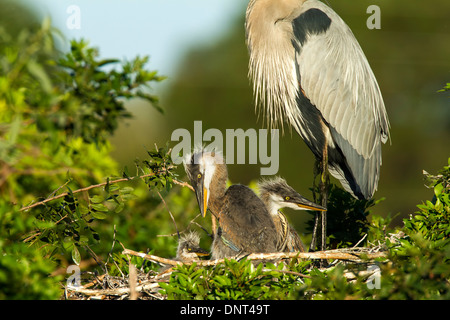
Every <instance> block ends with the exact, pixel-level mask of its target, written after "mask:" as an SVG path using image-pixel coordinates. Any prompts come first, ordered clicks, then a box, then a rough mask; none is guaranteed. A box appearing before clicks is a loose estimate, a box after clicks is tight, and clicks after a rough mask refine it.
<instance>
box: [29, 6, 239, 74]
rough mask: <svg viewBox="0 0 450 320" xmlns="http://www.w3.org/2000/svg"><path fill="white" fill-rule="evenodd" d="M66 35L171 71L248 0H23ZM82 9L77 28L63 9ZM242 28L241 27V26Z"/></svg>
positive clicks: (223, 27) (112, 55)
mask: <svg viewBox="0 0 450 320" xmlns="http://www.w3.org/2000/svg"><path fill="white" fill-rule="evenodd" d="M25 2H28V3H30V4H31V5H32V6H33V7H35V8H36V9H37V10H38V12H39V13H40V14H42V15H44V16H50V17H51V18H52V22H53V24H54V25H55V26H56V27H57V28H58V29H60V30H61V31H62V32H63V33H64V35H65V36H66V38H67V39H73V38H76V39H79V38H86V39H88V40H89V41H90V43H91V45H93V46H96V47H98V48H100V54H101V56H102V57H104V58H119V59H123V58H127V59H131V58H133V57H135V56H136V55H141V56H143V55H149V56H150V58H151V61H150V65H149V66H148V67H149V68H150V69H157V70H159V71H160V73H161V74H164V75H171V74H172V73H173V72H174V71H175V70H176V66H177V62H178V61H179V59H180V58H181V57H182V56H183V53H184V52H185V50H186V49H187V48H189V47H191V46H195V44H197V43H198V44H203V43H208V42H211V41H214V38H215V37H218V35H219V34H220V33H222V32H226V30H227V28H228V27H229V26H230V25H231V23H232V22H233V20H234V19H236V17H237V16H238V15H239V14H240V13H243V11H244V10H245V7H246V5H247V1H246V0H25ZM71 5H75V6H77V7H78V8H79V9H80V29H69V28H68V27H67V25H66V24H67V20H68V19H70V17H71V14H70V13H68V12H67V10H68V8H69V7H70V6H71ZM243 32H244V30H243Z"/></svg>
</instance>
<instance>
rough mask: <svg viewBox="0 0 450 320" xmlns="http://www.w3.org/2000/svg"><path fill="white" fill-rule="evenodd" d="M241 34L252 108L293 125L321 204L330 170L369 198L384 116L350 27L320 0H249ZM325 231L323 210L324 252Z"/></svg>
mask: <svg viewBox="0 0 450 320" xmlns="http://www.w3.org/2000/svg"><path fill="white" fill-rule="evenodd" d="M246 36H247V45H248V48H249V54H250V61H249V77H250V78H251V80H252V82H253V90H254V95H255V99H256V105H257V106H258V105H262V106H263V107H264V108H265V110H266V114H267V119H268V121H269V122H270V124H271V125H272V124H273V123H274V122H282V121H283V120H286V121H287V122H288V123H289V124H290V125H291V126H292V127H294V129H295V130H296V131H297V132H298V133H299V135H300V136H301V137H302V138H303V140H304V141H305V143H306V144H307V145H308V147H309V148H310V149H311V151H312V152H313V153H314V155H315V157H316V159H317V160H318V161H320V162H321V164H322V165H321V173H322V174H321V194H322V205H323V206H326V190H327V187H326V178H327V177H326V170H327V169H328V171H329V172H330V173H331V174H332V175H333V176H334V177H336V178H337V179H338V180H339V181H340V182H341V184H342V186H343V187H344V189H345V190H347V191H348V192H350V193H351V194H352V195H353V196H355V197H357V198H359V199H363V198H366V199H369V198H371V197H372V196H373V194H374V192H375V191H376V189H377V185H378V180H379V176H380V166H381V162H382V161H381V145H382V143H385V142H386V141H387V139H388V136H389V121H388V117H387V114H386V110H385V106H384V102H383V98H382V96H381V92H380V89H379V87H378V84H377V81H376V79H375V76H374V74H373V72H372V70H371V68H370V66H369V63H368V61H367V59H366V57H365V55H364V53H363V51H362V49H361V47H360V46H359V44H358V42H357V40H356V39H355V37H354V35H353V33H352V32H351V30H350V28H349V27H348V26H347V25H346V24H345V22H344V21H343V20H342V19H341V18H340V17H339V16H338V15H337V14H336V13H335V12H334V11H333V10H332V9H331V8H329V7H328V6H326V5H325V4H323V3H322V2H320V1H317V0H250V2H249V5H248V8H247V12H246ZM317 221H318V215H317V216H316V226H317ZM315 230H316V228H315ZM325 230H326V215H325V212H324V213H323V214H322V235H323V236H322V245H321V247H322V249H324V248H325V234H326V231H325ZM314 239H315V233H314V235H313V242H312V246H311V248H312V249H313V245H314Z"/></svg>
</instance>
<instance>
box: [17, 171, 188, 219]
mask: <svg viewBox="0 0 450 320" xmlns="http://www.w3.org/2000/svg"><path fill="white" fill-rule="evenodd" d="M172 168H173V166H170V167H168V168H164V169H163V170H162V172H167V171H168V170H170V169H172ZM159 173H161V172H158V173H149V174H144V175H142V176H135V177H130V178H121V179H117V180H112V181H109V182H103V183H99V184H95V185H91V186H89V187H86V188H82V189H78V190H75V191H72V194H77V193H81V192H85V191H89V190H92V189H95V188H100V187H104V186H106V185H107V184H115V183H119V182H126V181H133V180H135V179H144V178H148V177H152V176H154V175H156V174H159ZM173 182H174V183H175V184H177V185H180V186H182V187H188V188H189V189H191V190H194V188H192V186H191V185H190V184H188V183H187V182H181V181H178V180H175V179H173ZM68 195H69V192H64V193H61V194H59V195H57V196H54V197H51V198H47V199H45V200H42V201H39V202H36V203H33V204H31V205H29V206H26V207H22V208H20V211H26V210H29V209H32V208H34V207H38V206H41V205H44V204H46V203H48V202H50V201H53V200H57V199H61V198H64V197H65V196H68Z"/></svg>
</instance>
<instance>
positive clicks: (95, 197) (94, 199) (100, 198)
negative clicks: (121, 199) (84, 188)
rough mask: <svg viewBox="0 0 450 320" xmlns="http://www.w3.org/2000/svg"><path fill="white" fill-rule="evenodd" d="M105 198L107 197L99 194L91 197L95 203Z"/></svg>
mask: <svg viewBox="0 0 450 320" xmlns="http://www.w3.org/2000/svg"><path fill="white" fill-rule="evenodd" d="M104 200H105V199H104V198H103V197H102V196H98V195H96V196H93V197H92V198H91V202H92V203H93V204H99V203H102V202H103V201H104Z"/></svg>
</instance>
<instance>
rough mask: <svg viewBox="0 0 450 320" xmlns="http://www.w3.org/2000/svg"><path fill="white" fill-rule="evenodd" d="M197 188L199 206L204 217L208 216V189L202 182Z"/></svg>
mask: <svg viewBox="0 0 450 320" xmlns="http://www.w3.org/2000/svg"><path fill="white" fill-rule="evenodd" d="M197 190H198V191H197V192H196V194H197V202H198V207H199V208H200V213H201V214H202V217H203V218H204V217H205V216H206V211H208V189H207V188H205V187H204V186H203V183H200V185H199V186H198V188H197Z"/></svg>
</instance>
